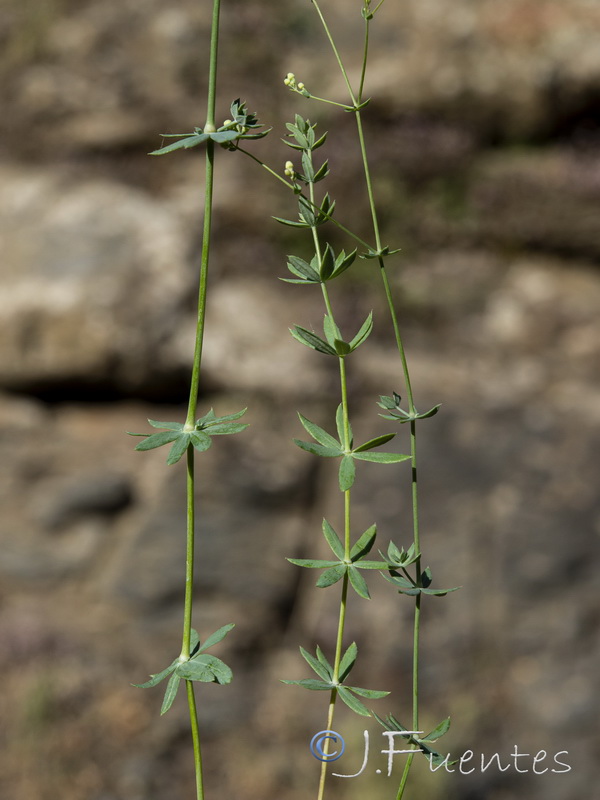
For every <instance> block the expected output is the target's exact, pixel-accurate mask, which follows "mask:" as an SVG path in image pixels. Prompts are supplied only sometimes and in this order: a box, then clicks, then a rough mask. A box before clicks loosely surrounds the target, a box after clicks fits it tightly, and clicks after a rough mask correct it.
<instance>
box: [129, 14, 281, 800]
mask: <svg viewBox="0 0 600 800" xmlns="http://www.w3.org/2000/svg"><path fill="white" fill-rule="evenodd" d="M219 16H220V0H213V10H212V28H211V40H210V56H209V78H208V102H207V112H206V122H205V124H204V126H203V127H201V128H200V127H196V128H194V130H193V131H192V132H191V133H187V134H164V136H165V138H174V139H175V140H176V141H174V142H172V143H170V144H168V145H165V146H164V147H161V148H160V149H158V150H154V151H153V152H152V153H151V155H156V156H159V155H165V154H167V153H171V152H173V151H175V150H180V149H184V150H187V149H190V148H193V147H197V146H200V145H201V146H204V147H205V180H204V224H203V235H202V252H201V264H200V276H199V290H198V307H197V308H198V314H197V326H196V337H195V346H194V353H193V359H192V367H191V382H190V392H189V401H188V409H187V416H186V418H185V421H184V422H160V421H156V420H149V423H150V425H151V426H152V427H153V428H156V429H160V432H157V433H151V434H150V435H148V434H132V435H134V436H143V437H144V438H143V439H142V441H141V442H140V443H139V444H138V445H137V447H136V450H153V449H155V448H158V447H163V446H164V445H170V448H169V452H168V456H167V464H169V465H173V464H176V463H177V462H179V461H180V460H181V459H182V458H183V457H184V456H185V463H186V487H187V503H186V507H187V525H186V528H187V531H186V540H187V552H186V566H185V601H184V613H183V634H182V644H181V652H180V654H179V656H178V657H177V658H175V659H174V660H173V661H172V662H171V664H170V665H169V666H168V667H166V668H165V669H163V670H162V671H161V672H158V673H156V674H154V675H152V676H151V677H150V680H149V681H147V682H146V683H141V684H134V685H136V686H139V687H140V688H143V689H147V688H151V687H154V686H156V685H157V684H159V683H160V682H161V681H163V680H166V679H167V678H168V682H167V688H166V691H165V695H164V700H163V703H162V708H161V714H164V713H166V712H167V711H168V710H169V709H170V708H171V706H172V704H173V701H174V700H175V697H176V695H177V691H178V689H179V687H180V684H181V683H182V681H183V683H184V684H185V690H186V694H187V700H188V706H189V713H190V723H191V732H192V743H193V752H194V765H195V775H196V795H197V799H198V800H203V798H204V777H203V768H202V752H201V743H200V728H199V723H198V714H197V709H196V699H195V692H194V683H195V682H201V683H211V682H212V683H219V684H228V683H230V682H231V679H232V672H231V669H230V668H229V667H228V666H227V665H226V664H225V663H224V662H223V661H222V660H221V659H219V658H217V657H216V656H213V655H212V654H209V653H207V650H209V649H210V648H212V647H213V646H214V645H216V644H218V643H219V642H221V641H222V640H223V638H224V637H225V636H226V635H227V634H228V633H229V631H230V630H231V629H232V628H233V627H234V624H233V623H228V624H226V625H223V626H222V627H220V628H219V629H218V630H217V631H214V632H213V633H211V634H209V635H208V636H206V638H205V639H204V640H203V641H201V640H200V637H199V635H198V633H197V631H196V630H194V628H192V606H193V598H194V552H195V544H196V481H195V472H194V467H195V459H196V455H197V454H198V453H204V452H206V451H207V450H208V449H209V448H210V447H211V445H212V441H213V437H215V436H222V435H228V434H235V433H239V432H241V431H243V430H244V429H245V428H246V427H247V425H246V424H244V423H241V422H239V420H240V418H241V417H243V415H244V413H245V411H246V409H243V410H241V411H237V412H235V413H232V414H225V415H223V416H218V415H217V414H215V412H214V410H213V409H212V408H211V409H210V410H209V411H207V412H206V413H204V414H203V415H202V416H200V417H198V412H197V406H198V395H199V388H200V369H201V363H202V346H203V339H204V322H205V313H206V299H207V280H208V267H209V257H210V249H211V227H212V207H213V184H214V166H215V145H220V146H221V147H223V148H224V149H227V150H236V149H237V147H238V143H239V142H240V141H241V140H246V139H259V138H261V137H263V136H265V135H266V134H267V133H268V130H267V131H265V130H263V131H261V130H260V128H261V124H260V123H259V121H258V120H257V118H256V116H255V115H254V114H251V113H249V112H248V110H247V109H246V106H245V104H244V103H242V102H241V100H239V99H238V100H235V101H234V102H233V103H232V104H231V107H230V118H229V119H226V120H225V121H224V122H223V124H222V125H220V126H219V127H217V125H216V123H215V105H216V78H217V55H218V41H219Z"/></svg>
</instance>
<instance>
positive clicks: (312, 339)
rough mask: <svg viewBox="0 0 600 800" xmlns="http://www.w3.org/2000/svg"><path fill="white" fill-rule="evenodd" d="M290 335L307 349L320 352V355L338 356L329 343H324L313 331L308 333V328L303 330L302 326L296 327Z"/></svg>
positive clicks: (291, 330)
mask: <svg viewBox="0 0 600 800" xmlns="http://www.w3.org/2000/svg"><path fill="white" fill-rule="evenodd" d="M290 333H291V334H292V336H293V337H294V339H297V340H298V341H299V342H301V343H302V344H304V345H306V346H307V347H311V348H312V349H313V350H318V352H319V353H325V354H326V355H329V356H335V355H337V353H336V352H335V350H334V348H333V347H332V346H331V345H330V344H328V343H327V342H325V341H323V339H321V337H320V336H317V334H316V333H314V332H313V331H307V330H306V328H302V327H300V325H295V326H294V327H293V328H290Z"/></svg>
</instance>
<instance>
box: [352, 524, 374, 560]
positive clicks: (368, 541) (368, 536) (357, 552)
mask: <svg viewBox="0 0 600 800" xmlns="http://www.w3.org/2000/svg"><path fill="white" fill-rule="evenodd" d="M376 536H377V525H375V524H373V525H371V527H370V528H367V530H366V531H365V532H364V533H363V534H361V536H360V537H359V539H358V540H357V542H356V544H355V545H354V546H353V547H352V549H351V550H350V560H351V561H359V560H360V559H361V558H362V557H363V556H366V555H367V553H369V552H370V550H371V549H372V547H373V545H374V543H375V537H376Z"/></svg>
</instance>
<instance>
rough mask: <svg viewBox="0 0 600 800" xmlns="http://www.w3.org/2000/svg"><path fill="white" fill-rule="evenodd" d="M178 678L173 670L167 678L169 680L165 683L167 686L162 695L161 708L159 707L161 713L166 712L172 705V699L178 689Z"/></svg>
mask: <svg viewBox="0 0 600 800" xmlns="http://www.w3.org/2000/svg"><path fill="white" fill-rule="evenodd" d="M180 680H181V678H180V677H179V675H178V674H177V672H174V673H173V674H172V675H171V678H170V679H169V682H168V683H167V688H166V690H165V696H164V698H163V701H162V706H161V709H160V713H161V715H162V714H166V713H167V711H168V710H169V709H170V708H171V706H172V705H173V701H174V700H175V698H176V697H177V690H178V689H179V682H180Z"/></svg>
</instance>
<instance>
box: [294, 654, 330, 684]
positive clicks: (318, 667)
mask: <svg viewBox="0 0 600 800" xmlns="http://www.w3.org/2000/svg"><path fill="white" fill-rule="evenodd" d="M300 652H301V653H302V658H304V660H305V661H306V663H307V664H308V665H309V667H310V668H311V669H312V670H313V672H316V673H317V675H318V676H319V678H323V680H324V681H327V682H329V681H330V680H331V675H330V674H329V672H328V671H327V669H326V668H325V666H324V665H323V664H321V663H320V662H319V661H318V660H317V659H316V658H315V657H314V656H311V654H310V653H309V652H308V651H306V650H305V649H304V648H303V647H301V648H300Z"/></svg>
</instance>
